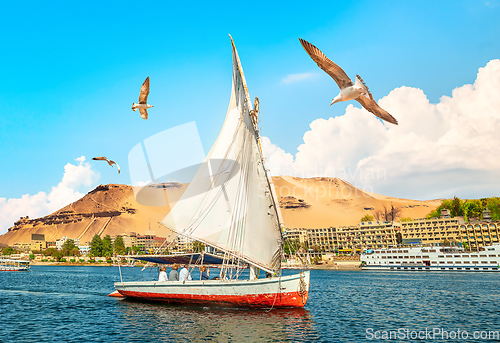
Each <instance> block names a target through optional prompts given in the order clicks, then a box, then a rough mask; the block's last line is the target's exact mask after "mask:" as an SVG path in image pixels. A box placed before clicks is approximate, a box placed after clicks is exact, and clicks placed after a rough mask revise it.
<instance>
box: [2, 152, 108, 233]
mask: <svg viewBox="0 0 500 343" xmlns="http://www.w3.org/2000/svg"><path fill="white" fill-rule="evenodd" d="M75 161H77V162H78V163H77V164H71V163H68V164H66V165H65V166H64V174H63V177H62V180H61V182H59V183H58V184H57V186H53V187H52V189H51V191H50V192H49V193H45V192H38V193H37V194H35V195H29V194H25V195H23V196H22V197H20V198H15V199H14V198H11V199H6V198H0V234H3V233H5V232H7V229H8V228H9V227H11V226H12V225H13V224H14V222H15V221H16V220H18V219H19V218H20V217H24V216H29V217H30V218H36V217H40V216H44V215H47V214H50V213H52V212H54V211H57V210H59V209H60V208H61V207H64V206H66V205H68V204H70V203H72V202H74V201H76V200H78V199H80V198H81V197H82V196H84V195H85V194H84V193H80V192H79V190H81V189H83V188H84V189H88V188H90V187H91V186H92V185H93V184H95V182H97V180H98V179H99V174H98V173H96V172H95V171H93V170H92V169H91V166H90V164H89V163H88V162H85V156H81V157H78V158H77V159H76V160H75Z"/></svg>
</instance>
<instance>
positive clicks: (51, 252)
mask: <svg viewBox="0 0 500 343" xmlns="http://www.w3.org/2000/svg"><path fill="white" fill-rule="evenodd" d="M56 251H57V250H56V249H55V248H47V249H45V250H44V251H43V252H42V254H43V255H44V256H54V253H55V252H56Z"/></svg>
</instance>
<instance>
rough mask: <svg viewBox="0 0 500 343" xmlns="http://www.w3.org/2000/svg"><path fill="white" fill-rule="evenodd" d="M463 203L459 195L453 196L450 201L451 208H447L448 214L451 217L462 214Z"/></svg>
mask: <svg viewBox="0 0 500 343" xmlns="http://www.w3.org/2000/svg"><path fill="white" fill-rule="evenodd" d="M463 203H464V202H463V201H462V200H460V198H459V197H457V196H455V197H453V200H452V201H451V208H449V210H450V215H451V216H452V217H458V216H463V215H464V209H463V207H462V205H463Z"/></svg>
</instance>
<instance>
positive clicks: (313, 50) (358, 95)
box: [299, 38, 398, 125]
mask: <svg viewBox="0 0 500 343" xmlns="http://www.w3.org/2000/svg"><path fill="white" fill-rule="evenodd" d="M299 40H300V43H301V44H302V46H303V47H304V49H305V50H306V52H307V53H308V54H309V56H311V58H312V59H313V60H314V62H316V63H317V64H318V66H319V67H320V68H321V69H323V70H324V71H325V72H326V73H327V74H328V75H330V76H331V77H332V78H333V79H334V80H335V82H337V85H338V86H339V87H340V93H339V95H337V96H336V97H335V98H333V101H332V103H331V104H330V106H331V105H333V104H335V103H336V102H340V101H348V100H353V99H354V100H356V101H357V102H359V103H360V104H361V106H363V107H364V108H365V109H366V110H367V111H369V112H371V113H373V114H374V115H376V116H377V117H379V118H380V119H383V120H385V121H387V122H389V123H391V124H394V125H398V121H397V120H396V118H394V117H393V116H391V115H390V114H389V112H387V111H386V110H384V109H383V108H382V107H380V106H379V105H378V104H377V102H376V101H375V100H373V96H372V93H370V91H369V90H368V87H367V86H366V84H365V82H364V81H363V79H362V78H361V76H359V75H356V82H355V83H353V82H352V80H351V79H350V78H349V76H347V74H346V73H345V71H344V70H343V69H342V68H340V67H339V66H338V65H337V64H335V63H334V62H332V61H331V60H330V59H329V58H328V57H326V56H325V54H323V53H322V52H321V51H320V50H319V49H318V48H317V47H315V46H314V45H312V44H311V43H309V42H308V41H305V40H303V39H302V38H299Z"/></svg>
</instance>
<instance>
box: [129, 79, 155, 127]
mask: <svg viewBox="0 0 500 343" xmlns="http://www.w3.org/2000/svg"><path fill="white" fill-rule="evenodd" d="M148 95H149V76H148V77H147V78H146V80H145V81H144V83H143V84H142V87H141V93H140V94H139V103H138V104H136V103H135V102H134V103H133V104H132V110H133V111H134V112H135V111H137V109H139V113H140V114H141V117H142V119H148V108H151V107H154V106H151V105H148Z"/></svg>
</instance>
